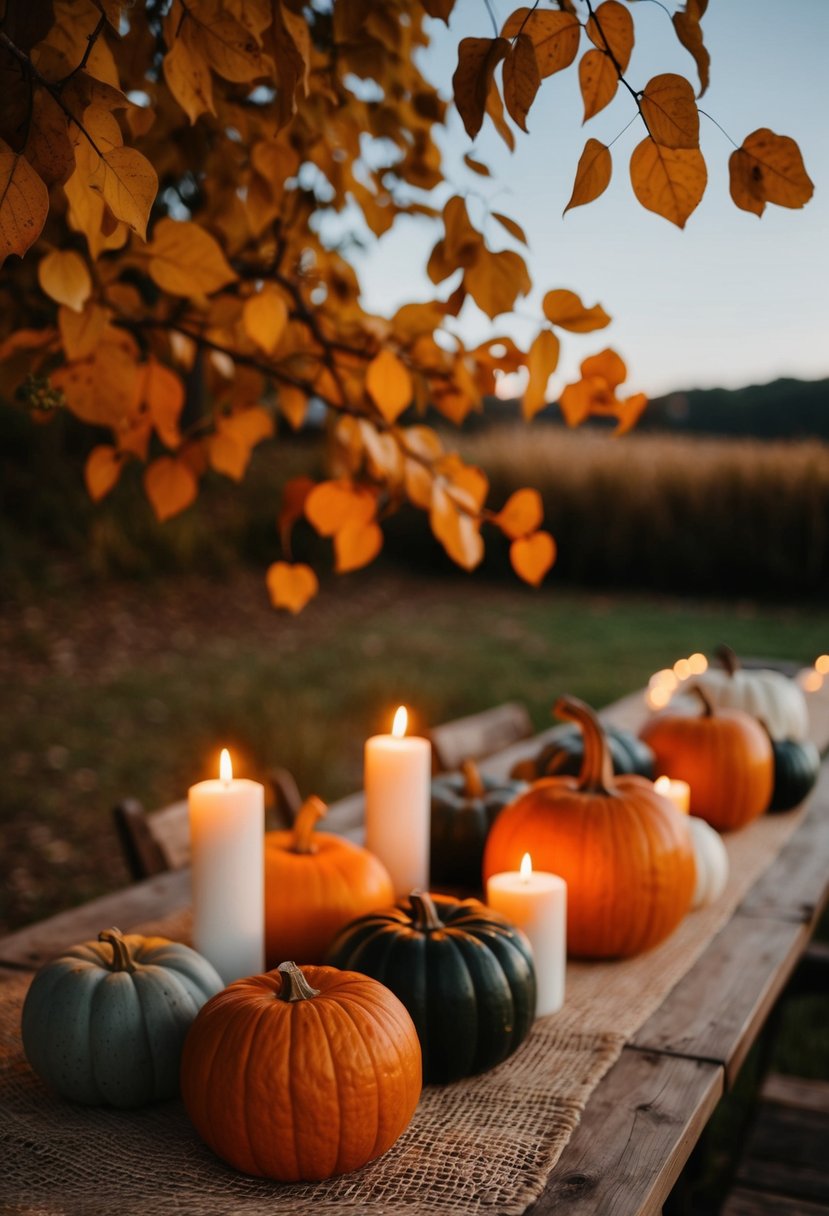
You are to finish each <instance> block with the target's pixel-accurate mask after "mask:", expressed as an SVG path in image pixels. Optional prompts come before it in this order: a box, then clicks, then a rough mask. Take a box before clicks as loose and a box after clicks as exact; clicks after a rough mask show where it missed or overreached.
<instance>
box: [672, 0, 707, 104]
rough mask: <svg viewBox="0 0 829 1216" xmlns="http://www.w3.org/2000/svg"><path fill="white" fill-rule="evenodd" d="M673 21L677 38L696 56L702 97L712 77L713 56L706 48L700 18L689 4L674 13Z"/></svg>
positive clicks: (695, 60) (695, 61)
mask: <svg viewBox="0 0 829 1216" xmlns="http://www.w3.org/2000/svg"><path fill="white" fill-rule="evenodd" d="M673 23H674V30H675V31H676V36H677V38H678V39H679V41H680V42H681V43H682V45H683V46H684V47H685V49H686V51H690V52H691V54H692V55H693V57H694V63H696V65H697V71H698V72H699V96H700V97H702V95H703V93H704V92H705V90H706V89H707V88H708V83H709V79H710V76H709V71H710V67H711V56H710V55H709V54H708V51H707V50H706V49H705V44H704V42H703V40H702V26H701V25H700V23H699V18H698V17H696V16H695V15H694V14H693V13H692V12H691V7H690V6H689V7H688V8H687V9H686V10H685V11H684V12H679V13H674V15H673Z"/></svg>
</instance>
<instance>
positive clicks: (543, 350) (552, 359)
mask: <svg viewBox="0 0 829 1216" xmlns="http://www.w3.org/2000/svg"><path fill="white" fill-rule="evenodd" d="M558 352H559V341H558V338H557V337H556V335H555V334H554V333H553V332H552V330H549V329H542V330H540V332H539V333H538V335H537V337H536V338H535V340H534V341H533V344H532V346H531V347H530V349H529V351H528V352H527V367H528V369H529V372H530V378H529V380H528V381H527V388H526V390H525V392H524V400H523V402H522V405H521V408H522V412H523V414H524V417H525V418H527V419H530V418H534V417H535V415H536V414H537V413H538V411H539V410H542V409H543V408H544V406H545V405H546V404H547V383H548V381H549V379H550V376H552V374H553V372H554V371H555V370H556V368H557V366H558Z"/></svg>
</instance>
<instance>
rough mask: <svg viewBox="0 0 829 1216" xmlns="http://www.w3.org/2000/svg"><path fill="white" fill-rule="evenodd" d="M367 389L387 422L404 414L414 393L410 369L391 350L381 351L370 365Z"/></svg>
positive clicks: (367, 375)
mask: <svg viewBox="0 0 829 1216" xmlns="http://www.w3.org/2000/svg"><path fill="white" fill-rule="evenodd" d="M366 389H367V390H368V392H369V394H370V395H371V397H372V400H373V401H374V404H375V405H376V406H377V408H378V410H379V411H380V413H381V414H382V415H383V417H384V418H385V419H386V422H394V421H395V419H396V418H397V417H398V416H399V415H400V414H402V413H403V411H404V410H405V408H406V406H407V405H408V404H409V402H410V401H411V399H412V395H413V393H414V388H413V385H412V378H411V376H410V375H409V369H408V368H407V367H406V365H405V364H404V363H401V361H400V360H399V359H398V357H397V355H395V354H394V353H393V351H390V350H381V351H380V353H379V354H378V355H375V356H374V358H373V359H372V361H371V363H369V365H368V369H367V371H366Z"/></svg>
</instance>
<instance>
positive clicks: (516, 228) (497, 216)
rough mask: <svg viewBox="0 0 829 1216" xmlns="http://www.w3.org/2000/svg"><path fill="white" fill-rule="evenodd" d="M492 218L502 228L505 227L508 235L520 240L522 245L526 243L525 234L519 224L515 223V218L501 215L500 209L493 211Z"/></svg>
mask: <svg viewBox="0 0 829 1216" xmlns="http://www.w3.org/2000/svg"><path fill="white" fill-rule="evenodd" d="M492 218H493V219H494V220H497V221H498V223H499V224H500V225H501V227H502V228H506V230H507V232H508V233H509V234H510V236H514V237H515V239H516V241H520V242H521V244H522V245H526V244H527V236H526V233H525V232H524V229H523V228H522V227H521V225H520V224H516V222H515V220H511V219H510V217H509V216H508V215H502V214H501V212H500V211H493V212H492Z"/></svg>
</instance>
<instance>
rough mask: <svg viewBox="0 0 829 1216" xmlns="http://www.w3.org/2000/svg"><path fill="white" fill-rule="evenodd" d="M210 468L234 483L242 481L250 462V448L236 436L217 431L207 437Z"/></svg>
mask: <svg viewBox="0 0 829 1216" xmlns="http://www.w3.org/2000/svg"><path fill="white" fill-rule="evenodd" d="M207 455H208V457H209V460H210V467H211V468H213V469H215V470H216V472H217V473H223V474H224V475H225V477H230V478H231V479H232V480H233V481H241V480H242V478H243V477H244V475H245V470H246V469H247V467H248V462H249V461H250V448H249V447H248V446H247V445H246V444H244V443H242V442H241V440H239V439H237V438H236V437H235V436H234V435H230V434H226V433H225V432H224V431H217V432H216V434H215V435H208V437H207Z"/></svg>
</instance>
